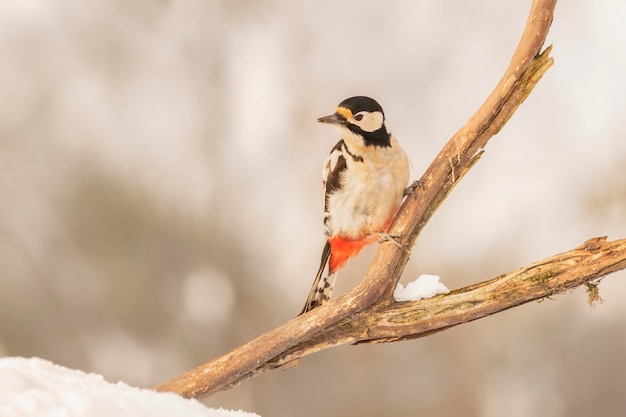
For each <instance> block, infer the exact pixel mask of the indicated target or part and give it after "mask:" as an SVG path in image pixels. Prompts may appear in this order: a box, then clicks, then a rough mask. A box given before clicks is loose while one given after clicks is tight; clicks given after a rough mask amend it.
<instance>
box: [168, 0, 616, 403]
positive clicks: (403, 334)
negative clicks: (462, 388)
mask: <svg viewBox="0 0 626 417" xmlns="http://www.w3.org/2000/svg"><path fill="white" fill-rule="evenodd" d="M555 4H556V0H533V3H532V6H531V10H530V14H529V17H528V20H527V23H526V27H525V29H524V33H523V35H522V38H521V40H520V42H519V44H518V47H517V49H516V51H515V53H514V54H513V58H512V59H511V63H510V64H509V67H508V68H507V70H506V72H505V73H504V75H503V77H502V78H501V80H500V82H499V83H498V85H497V86H496V88H495V89H494V91H493V92H492V93H491V94H490V95H489V97H488V98H487V100H486V101H485V103H484V104H483V105H482V106H481V107H480V109H479V110H478V111H477V112H476V114H475V115H474V116H473V117H472V118H471V119H470V120H469V122H468V123H467V124H466V125H465V126H463V127H462V128H461V129H460V130H459V131H458V132H457V133H456V134H455V135H454V136H453V137H452V138H451V139H450V141H449V142H448V143H447V144H446V145H445V146H444V148H443V149H442V150H441V152H440V153H439V155H438V156H437V157H436V158H435V160H434V161H433V163H432V164H431V165H430V167H429V168H428V169H427V170H426V172H425V173H424V175H423V176H422V178H421V179H420V182H419V188H418V189H416V190H415V192H414V193H412V194H411V195H410V196H409V197H407V199H406V200H405V202H404V204H403V206H402V207H401V208H400V211H399V212H398V215H397V216H396V219H395V221H394V223H393V224H392V226H391V229H390V231H389V233H390V234H392V235H395V236H403V239H402V243H403V244H404V245H405V247H406V248H412V247H413V245H414V243H415V241H416V239H417V237H418V235H419V234H420V232H421V230H422V229H423V227H424V226H425V224H426V223H427V222H428V220H429V219H430V217H431V216H432V215H433V213H434V212H435V210H436V209H437V208H438V207H439V205H440V204H441V203H442V202H443V200H444V199H445V198H446V196H447V195H448V194H449V193H450V191H451V190H452V189H453V187H454V186H455V185H456V184H457V183H458V182H459V181H460V179H461V178H462V177H463V176H464V175H465V173H467V172H468V171H469V169H470V168H471V167H472V166H473V164H474V163H476V162H477V161H478V159H479V158H480V156H481V154H482V150H483V148H484V147H485V146H486V144H487V142H488V141H489V139H490V138H491V137H492V136H493V135H495V134H496V133H497V132H498V131H500V129H502V127H503V126H504V125H505V124H506V122H507V121H508V120H509V118H510V117H511V116H512V115H513V113H514V112H515V110H516V109H517V107H518V106H519V105H520V104H521V103H522V102H523V101H524V100H525V98H526V97H527V96H528V94H530V92H531V91H532V89H533V88H534V86H535V85H536V84H537V82H539V80H540V79H541V77H542V76H543V74H544V73H545V72H546V71H547V70H548V68H550V66H551V65H552V62H553V61H552V58H550V57H549V52H550V49H551V48H547V49H546V50H545V51H543V52H541V48H542V46H543V44H544V42H545V39H546V36H547V34H548V30H549V28H550V24H551V23H552V17H553V12H554V7H555ZM408 258H409V253H408V251H406V250H402V249H399V248H398V247H397V246H396V245H394V244H391V243H382V244H381V245H380V248H379V250H378V252H377V254H376V256H375V258H374V260H373V262H372V264H371V266H370V269H369V271H368V273H367V275H366V277H365V278H364V279H363V281H362V282H361V283H360V284H359V285H358V286H357V287H356V288H355V289H353V290H352V291H350V292H349V293H347V294H346V295H344V296H342V297H340V298H338V299H336V300H333V301H330V302H328V303H326V304H324V305H322V306H321V307H318V308H316V309H315V310H313V311H311V312H310V313H307V314H304V315H301V316H298V317H296V318H294V319H292V320H290V321H288V322H287V323H285V324H283V325H282V326H280V327H278V328H276V329H274V330H271V331H269V332H267V333H265V334H263V335H261V336H259V337H258V338H256V339H254V340H252V341H250V342H248V343H246V344H244V345H242V346H240V347H238V348H236V349H233V350H232V351H230V352H228V353H226V354H225V355H223V356H220V357H218V358H216V359H214V360H212V361H211V362H208V363H206V364H204V365H200V366H198V367H196V368H194V369H192V370H190V371H188V372H185V373H184V374H182V375H180V376H178V377H176V378H173V379H172V380H170V381H167V382H165V383H163V384H161V385H159V386H157V387H156V389H157V390H159V391H172V392H176V393H179V394H181V395H183V396H186V397H202V396H206V395H210V394H212V393H215V392H218V391H222V390H225V389H228V388H230V387H232V386H234V385H237V384H238V383H240V382H242V381H244V380H245V379H247V378H250V377H251V376H254V375H256V374H258V373H260V372H263V371H264V370H268V369H273V368H276V367H280V366H286V365H292V364H296V363H298V362H299V360H300V358H301V357H302V356H304V355H307V354H310V353H313V352H316V351H319V350H322V349H326V348H328V347H331V346H336V345H339V344H344V343H359V342H360V343H371V342H391V341H395V340H401V339H410V338H415V337H420V336H424V335H427V334H430V333H432V332H435V331H440V330H443V329H445V328H449V327H451V326H455V325H458V324H461V323H465V322H467V321H470V320H475V319H478V318H480V317H484V316H485V315H489V314H493V313H496V312H498V311H501V310H504V309H506V308H510V307H514V306H516V305H519V304H522V303H525V302H528V301H530V300H534V299H538V298H542V297H546V296H549V295H552V294H556V293H559V292H562V291H564V290H566V289H569V288H574V287H576V286H578V285H581V284H583V283H588V282H590V281H593V280H596V279H597V278H599V277H601V276H604V275H606V274H608V273H611V272H613V271H616V270H619V269H622V268H624V267H626V241H624V240H621V241H616V242H612V243H607V242H606V241H605V240H604V239H595V240H592V241H589V242H587V243H586V244H585V245H583V246H581V247H580V248H577V249H574V250H573V251H570V252H567V253H564V254H561V255H557V256H555V257H553V258H549V259H547V260H545V261H542V262H539V263H536V264H533V265H531V266H529V267H528V268H523V269H520V270H518V271H515V272H512V273H510V274H506V275H503V276H501V277H498V278H495V279H493V280H491V281H487V282H484V283H481V284H476V285H473V286H470V287H466V288H463V289H459V290H456V291H453V292H452V293H450V294H448V295H445V296H438V297H435V298H433V299H429V300H421V301H418V302H411V303H396V302H394V301H393V299H392V293H393V290H394V288H395V286H396V284H397V282H398V280H399V278H400V275H401V273H402V271H403V269H404V266H405V265H406V262H407V261H408Z"/></svg>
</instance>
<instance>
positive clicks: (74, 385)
mask: <svg viewBox="0 0 626 417" xmlns="http://www.w3.org/2000/svg"><path fill="white" fill-rule="evenodd" d="M0 416H2V417H56V416H81V417H111V416H115V417H131V416H132V417H137V416H150V417H174V416H176V417H179V416H185V417H255V416H256V417H258V416H257V415H256V414H251V413H246V412H243V411H228V410H223V409H219V410H215V409H210V408H207V407H205V406H204V405H202V404H201V403H200V402H198V401H196V400H191V399H186V398H183V397H181V396H179V395H177V394H172V393H160V392H155V391H150V390H147V389H140V388H134V387H130V386H128V385H126V384H124V383H122V382H118V383H117V384H112V383H110V382H107V381H105V380H104V378H103V377H102V376H101V375H97V374H87V373H84V372H82V371H77V370H74V369H69V368H65V367H63V366H60V365H55V364H54V363H52V362H49V361H46V360H43V359H39V358H31V359H27V358H0Z"/></svg>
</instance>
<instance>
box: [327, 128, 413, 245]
mask: <svg viewBox="0 0 626 417" xmlns="http://www.w3.org/2000/svg"><path fill="white" fill-rule="evenodd" d="M350 139H351V138H347V137H346V136H344V141H345V142H346V145H347V147H348V149H349V150H350V152H351V153H353V154H354V155H358V156H361V157H362V158H363V161H362V162H360V161H358V160H355V159H354V158H351V157H349V156H348V157H347V158H346V163H347V169H346V170H345V171H343V173H342V178H341V180H340V181H341V188H340V190H338V191H336V192H333V193H332V194H331V195H330V197H329V198H328V212H329V214H330V216H329V221H328V224H327V233H328V234H329V235H330V236H336V235H340V236H343V237H347V238H350V239H355V240H356V239H360V238H363V237H365V236H366V235H369V234H372V233H376V232H382V231H385V230H386V227H387V226H388V225H389V223H390V222H391V220H393V217H394V216H395V214H396V212H397V210H398V207H399V206H400V203H401V202H402V197H403V193H404V189H405V188H406V186H407V184H408V182H409V175H410V168H409V160H408V158H407V156H406V154H405V153H404V151H403V150H402V149H401V148H400V146H399V145H398V141H397V140H396V139H395V138H393V137H392V138H391V146H390V147H375V146H364V145H362V142H361V143H358V142H357V141H353V140H350Z"/></svg>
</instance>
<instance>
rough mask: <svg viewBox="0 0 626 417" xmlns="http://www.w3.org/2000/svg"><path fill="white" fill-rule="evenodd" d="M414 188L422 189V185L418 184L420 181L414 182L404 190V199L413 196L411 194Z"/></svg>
mask: <svg viewBox="0 0 626 417" xmlns="http://www.w3.org/2000/svg"><path fill="white" fill-rule="evenodd" d="M416 188H423V187H422V183H421V182H420V180H415V181H413V182H412V183H411V185H409V186H408V187H406V188H405V189H404V197H408V196H410V195H413V193H414V192H415V189H416Z"/></svg>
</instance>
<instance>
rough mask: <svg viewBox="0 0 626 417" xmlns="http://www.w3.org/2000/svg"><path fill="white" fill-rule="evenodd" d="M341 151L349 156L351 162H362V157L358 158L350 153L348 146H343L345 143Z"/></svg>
mask: <svg viewBox="0 0 626 417" xmlns="http://www.w3.org/2000/svg"><path fill="white" fill-rule="evenodd" d="M343 149H344V150H345V151H346V153H347V154H348V155H350V156H351V157H352V160H353V161H354V162H363V157H362V156H359V155H355V154H353V153H352V152H350V149H348V146H346V144H345V143H344V144H343Z"/></svg>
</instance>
